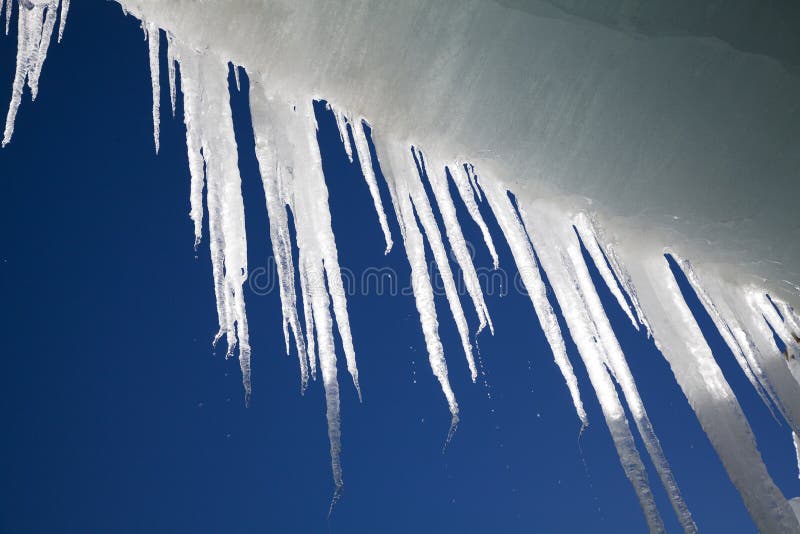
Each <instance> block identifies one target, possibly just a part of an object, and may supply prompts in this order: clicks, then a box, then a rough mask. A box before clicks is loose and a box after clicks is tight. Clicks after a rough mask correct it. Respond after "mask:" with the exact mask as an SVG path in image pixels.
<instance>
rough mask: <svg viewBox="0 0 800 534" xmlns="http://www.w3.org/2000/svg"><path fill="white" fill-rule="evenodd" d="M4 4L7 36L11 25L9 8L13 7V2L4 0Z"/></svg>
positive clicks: (12, 0)
mask: <svg viewBox="0 0 800 534" xmlns="http://www.w3.org/2000/svg"><path fill="white" fill-rule="evenodd" d="M5 3H6V9H5V18H6V35H8V30H9V29H10V25H11V8H12V7H13V6H14V0H5Z"/></svg>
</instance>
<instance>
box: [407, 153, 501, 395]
mask: <svg viewBox="0 0 800 534" xmlns="http://www.w3.org/2000/svg"><path fill="white" fill-rule="evenodd" d="M418 154H420V155H421V157H422V159H423V160H424V159H425V158H424V156H423V155H422V153H421V152H420V151H418ZM425 170H426V172H425V176H426V177H427V178H428V182H430V184H431V189H432V191H433V196H434V198H435V199H436V204H437V206H438V207H439V213H441V216H442V221H443V222H444V229H445V233H446V235H447V240H448V242H449V243H450V247H451V249H452V250H453V254H454V256H455V258H456V261H457V262H458V266H459V267H460V268H461V272H462V274H463V276H464V285H465V286H466V288H467V292H468V293H469V296H470V298H471V299H472V303H473V305H474V306H475V312H476V313H477V314H478V320H479V321H480V326H479V327H478V332H480V331H481V330H483V329H484V328H485V327H486V326H487V325H488V326H489V330H490V331H491V332H492V334H494V326H493V325H492V319H491V317H489V310H488V309H487V308H486V302H485V301H484V299H483V292H482V291H481V286H480V282H478V274H477V273H476V272H475V265H473V263H472V256H471V255H470V252H469V250H468V249H467V243H466V241H465V240H464V234H463V233H462V232H461V225H460V223H459V222H458V218H457V217H456V208H455V205H454V204H453V199H452V198H451V197H450V190H449V188H448V187H447V177H446V175H445V174H444V173H445V172H446V170H445V168H444V167H443V166H442V165H441V164H438V163H432V162H431V161H428V162H427V164H426V165H425ZM476 378H477V373H475V372H474V371H473V376H472V380H473V381H474V380H475V379H476Z"/></svg>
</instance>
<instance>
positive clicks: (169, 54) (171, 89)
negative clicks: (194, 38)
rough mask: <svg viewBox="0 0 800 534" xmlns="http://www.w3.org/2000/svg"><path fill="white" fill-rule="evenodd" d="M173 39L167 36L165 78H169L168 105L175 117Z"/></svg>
mask: <svg viewBox="0 0 800 534" xmlns="http://www.w3.org/2000/svg"><path fill="white" fill-rule="evenodd" d="M172 41H173V38H172V36H171V35H170V34H169V33H168V34H167V77H168V78H169V103H170V107H171V108H172V116H173V117H174V116H175V93H176V87H175V55H174V54H173V52H172V47H173V44H172Z"/></svg>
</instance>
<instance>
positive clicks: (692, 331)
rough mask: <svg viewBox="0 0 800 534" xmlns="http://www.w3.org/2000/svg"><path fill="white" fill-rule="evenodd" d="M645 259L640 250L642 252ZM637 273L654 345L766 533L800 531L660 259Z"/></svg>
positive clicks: (637, 267)
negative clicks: (665, 360)
mask: <svg viewBox="0 0 800 534" xmlns="http://www.w3.org/2000/svg"><path fill="white" fill-rule="evenodd" d="M638 253H639V254H641V251H638ZM629 268H634V271H633V272H634V276H633V278H632V280H633V281H635V283H636V286H637V287H638V288H639V295H640V297H641V298H642V304H643V306H645V307H646V309H647V313H648V318H649V319H650V321H651V323H650V324H651V326H652V334H653V338H654V339H655V342H656V346H657V347H658V348H659V349H660V350H661V353H662V354H663V355H664V357H665V358H666V359H667V361H668V362H669V364H670V367H671V368H672V371H673V373H674V374H675V378H676V379H677V381H678V384H679V385H680V387H681V389H682V390H683V393H684V395H686V398H687V399H688V400H689V404H690V405H691V406H692V409H693V410H694V412H695V414H696V415H697V418H698V420H699V421H700V424H701V425H702V427H703V430H705V432H706V434H707V435H708V438H709V440H710V441H711V444H712V445H713V446H714V449H715V450H716V451H717V454H718V455H719V457H720V459H721V460H722V463H723V464H724V466H725V469H726V470H727V471H728V475H729V476H730V478H731V481H732V482H733V483H734V485H735V486H736V487H737V489H738V490H739V493H740V494H741V496H742V499H743V501H744V503H745V506H746V507H747V509H748V511H749V512H750V516H751V517H752V518H753V520H754V522H755V523H756V526H757V527H758V529H759V530H761V531H762V532H800V525H798V523H797V519H796V518H795V516H794V514H793V513H792V511H791V509H790V507H789V505H788V503H787V502H786V499H785V498H784V497H783V495H782V494H781V492H780V490H779V489H778V488H777V487H776V486H775V484H774V482H773V481H772V478H770V476H769V473H767V470H766V467H765V466H764V463H763V461H762V459H761V455H760V453H759V452H758V448H757V445H756V442H755V438H754V437H753V433H752V431H751V429H750V425H749V424H748V422H747V419H746V418H745V416H744V414H743V413H742V410H741V407H740V406H739V403H738V402H737V400H736V397H735V395H734V394H733V391H731V389H730V386H729V385H728V383H727V382H726V380H725V377H724V376H723V374H722V371H721V370H720V368H719V366H718V365H717V363H716V361H715V360H714V356H713V355H712V354H711V350H710V349H709V347H708V345H707V344H706V342H705V339H704V338H703V334H702V332H701V331H700V328H699V327H698V325H697V323H696V321H695V319H694V317H693V316H692V313H691V311H690V310H689V307H688V306H687V305H686V303H685V302H684V300H683V297H682V296H681V293H680V289H679V288H678V285H677V282H676V281H675V279H674V278H673V276H672V274H671V273H670V271H669V266H668V265H667V262H666V261H665V259H664V258H663V256H661V254H654V255H653V256H651V258H650V259H649V260H645V261H644V262H642V263H639V262H636V263H631V264H629Z"/></svg>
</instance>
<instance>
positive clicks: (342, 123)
mask: <svg viewBox="0 0 800 534" xmlns="http://www.w3.org/2000/svg"><path fill="white" fill-rule="evenodd" d="M333 116H334V117H335V118H336V127H337V128H339V137H340V138H341V140H342V144H343V145H344V151H345V153H346V154H347V159H348V160H350V163H352V162H353V145H351V144H350V134H348V133H347V122H348V121H347V119H346V117H345V116H344V113H342V111H341V110H339V109H338V108H333Z"/></svg>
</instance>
